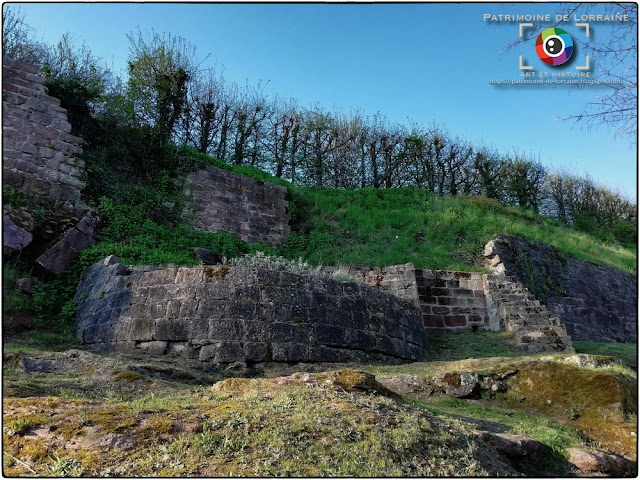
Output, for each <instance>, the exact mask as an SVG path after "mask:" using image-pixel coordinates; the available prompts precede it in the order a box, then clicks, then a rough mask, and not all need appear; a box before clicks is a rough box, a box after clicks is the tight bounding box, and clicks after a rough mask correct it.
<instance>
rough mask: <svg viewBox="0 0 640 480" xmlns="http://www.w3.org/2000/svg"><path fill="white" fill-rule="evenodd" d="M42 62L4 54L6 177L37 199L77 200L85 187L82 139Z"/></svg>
mask: <svg viewBox="0 0 640 480" xmlns="http://www.w3.org/2000/svg"><path fill="white" fill-rule="evenodd" d="M38 69H39V67H37V66H35V65H30V64H27V63H24V62H19V61H14V60H11V59H9V58H7V57H3V58H2V141H3V145H2V174H3V182H5V183H7V184H8V185H10V186H12V187H15V188H18V189H20V190H23V191H25V192H27V193H29V194H31V195H34V196H35V197H36V198H43V199H58V200H61V201H63V202H64V201H69V202H71V203H72V204H75V203H76V202H78V201H79V200H80V191H81V190H82V189H83V188H84V187H85V182H84V181H83V177H84V167H85V165H84V162H83V161H82V160H80V159H78V158H76V155H80V154H81V153H82V148H81V145H82V143H83V141H82V139H81V138H79V137H76V136H74V135H71V133H70V132H71V125H70V124H69V122H68V119H67V111H66V110H65V109H64V108H62V107H60V100H58V99H57V98H54V97H51V96H49V95H47V88H46V87H45V86H44V78H43V77H41V76H39V75H36V72H37V71H38Z"/></svg>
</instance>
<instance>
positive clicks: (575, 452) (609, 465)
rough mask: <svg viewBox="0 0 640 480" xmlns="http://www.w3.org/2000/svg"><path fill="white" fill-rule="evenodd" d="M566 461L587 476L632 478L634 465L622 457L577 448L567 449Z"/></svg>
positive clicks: (635, 468)
mask: <svg viewBox="0 0 640 480" xmlns="http://www.w3.org/2000/svg"><path fill="white" fill-rule="evenodd" d="M567 455H568V461H569V463H571V464H573V465H574V466H575V467H576V468H577V469H578V470H580V471H581V472H582V473H584V474H585V475H587V476H594V475H595V474H605V475H609V476H612V477H632V476H635V473H634V470H637V466H636V464H634V463H633V462H630V461H629V460H627V459H626V458H624V457H621V456H619V455H613V454H610V453H604V452H598V453H593V452H586V451H584V450H580V449H578V448H568V449H567Z"/></svg>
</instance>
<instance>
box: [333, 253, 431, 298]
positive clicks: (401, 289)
mask: <svg viewBox="0 0 640 480" xmlns="http://www.w3.org/2000/svg"><path fill="white" fill-rule="evenodd" d="M323 270H324V271H325V272H327V273H330V274H331V273H333V274H344V275H346V276H348V277H351V278H354V279H356V280H358V281H361V282H362V283H365V284H367V285H370V286H372V287H376V288H378V289H380V290H382V291H385V292H388V293H391V294H393V295H395V296H396V297H399V298H402V299H403V300H406V301H407V302H409V303H411V304H412V305H415V306H417V305H418V285H417V283H416V269H415V267H414V266H413V263H405V264H403V265H391V266H389V267H353V266H344V267H324V268H323Z"/></svg>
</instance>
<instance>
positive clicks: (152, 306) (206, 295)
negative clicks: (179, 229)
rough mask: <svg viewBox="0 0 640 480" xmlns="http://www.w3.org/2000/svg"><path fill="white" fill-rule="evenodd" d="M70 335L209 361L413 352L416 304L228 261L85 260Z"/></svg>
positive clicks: (337, 358) (422, 342) (406, 356)
mask: <svg viewBox="0 0 640 480" xmlns="http://www.w3.org/2000/svg"><path fill="white" fill-rule="evenodd" d="M75 299H76V302H77V304H78V311H79V316H78V321H77V324H76V332H77V335H78V340H79V341H80V342H82V343H86V344H91V345H93V346H95V347H97V348H99V349H101V350H113V349H120V350H146V351H148V352H149V353H153V354H166V353H174V354H179V355H185V356H188V357H197V358H199V359H200V360H203V361H207V360H210V361H214V362H223V363H224V362H235V361H247V362H262V361H280V362H299V361H305V362H343V361H368V360H383V361H394V360H395V361H416V360H424V359H425V358H426V355H427V351H426V335H425V331H424V328H423V326H422V322H421V318H420V314H419V312H418V310H417V309H416V308H415V307H413V306H412V305H410V304H409V303H407V302H405V301H403V300H401V299H399V298H397V297H395V296H393V295H389V294H386V293H384V292H380V291H379V290H377V289H375V288H371V287H368V286H366V285H358V284H354V283H348V282H339V281H335V280H331V279H327V278H320V277H307V276H301V275H294V274H290V273H285V272H274V271H267V270H256V269H251V268H240V267H227V266H222V265H218V266H198V267H162V268H160V267H127V266H125V265H122V264H120V263H119V262H118V260H117V259H115V257H109V258H108V259H106V260H104V261H102V262H98V263H96V264H94V265H93V266H91V267H90V268H89V269H88V270H87V271H86V272H85V275H84V277H83V279H82V281H81V282H80V285H79V286H78V290H77V294H76V298H75Z"/></svg>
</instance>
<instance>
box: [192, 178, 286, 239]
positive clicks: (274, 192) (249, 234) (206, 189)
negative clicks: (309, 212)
mask: <svg viewBox="0 0 640 480" xmlns="http://www.w3.org/2000/svg"><path fill="white" fill-rule="evenodd" d="M185 189H186V193H187V196H188V198H189V200H190V202H188V206H187V207H186V208H185V211H184V217H185V219H186V221H187V223H189V224H191V226H193V227H194V228H195V229H197V230H203V231H205V232H220V231H224V232H229V233H235V234H237V235H239V236H240V238H242V240H244V241H245V242H249V243H251V242H261V243H264V244H266V245H269V246H272V247H278V246H280V245H281V244H283V243H284V242H285V241H286V239H287V238H288V237H289V234H290V233H291V228H290V227H289V219H290V218H291V217H290V216H289V214H288V213H287V208H288V207H289V202H288V201H287V200H286V199H285V197H286V193H287V189H286V188H285V187H282V186H280V185H275V184H273V183H268V182H261V181H259V180H255V179H253V178H251V177H247V176H245V175H239V174H237V173H233V172H229V171H226V170H222V169H220V168H215V167H212V166H208V167H206V168H204V169H201V170H198V171H196V172H193V173H191V174H189V175H188V176H187V179H186V182H185Z"/></svg>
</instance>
